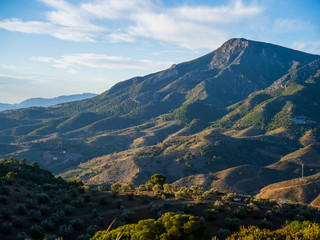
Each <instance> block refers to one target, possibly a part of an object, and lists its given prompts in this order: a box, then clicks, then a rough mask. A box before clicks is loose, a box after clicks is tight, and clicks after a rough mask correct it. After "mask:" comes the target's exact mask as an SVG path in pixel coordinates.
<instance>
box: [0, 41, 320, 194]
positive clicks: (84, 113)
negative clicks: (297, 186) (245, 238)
mask: <svg viewBox="0 0 320 240" xmlns="http://www.w3.org/2000/svg"><path fill="white" fill-rule="evenodd" d="M319 63H320V56H318V55H312V54H308V53H303V52H300V51H296V50H292V49H288V48H285V47H281V46H277V45H273V44H269V43H263V42H256V41H251V40H246V39H230V40H229V41H227V42H226V43H224V44H223V45H222V46H221V47H220V48H218V49H217V50H215V51H213V52H211V53H209V54H207V55H205V56H202V57H200V58H198V59H195V60H192V61H189V62H184V63H180V64H174V65H172V66H171V67H170V68H169V69H166V70H164V71H160V72H157V73H152V74H150V75H147V76H143V77H135V78H132V79H129V80H126V81H123V82H120V83H118V84H116V85H115V86H113V87H112V88H111V89H109V90H107V91H106V92H104V93H102V94H100V95H98V96H96V97H94V98H90V99H86V100H83V101H78V102H72V103H65V104H59V105H56V106H53V107H47V108H27V109H21V110H12V111H6V112H1V113H0V143H1V146H2V147H1V149H0V150H1V151H0V156H2V157H4V158H8V157H9V156H14V157H15V158H21V157H26V158H27V159H28V161H30V162H31V161H37V162H38V163H39V165H40V166H41V167H43V168H46V169H48V170H50V171H52V172H53V173H54V174H61V176H63V177H65V178H67V179H72V178H75V177H77V178H79V179H81V180H82V181H84V182H85V183H86V184H90V185H99V184H102V183H104V184H106V183H110V182H111V183H113V182H120V183H126V182H134V183H135V184H140V183H143V182H145V180H146V179H149V178H150V176H152V175H153V174H155V173H161V174H163V175H165V176H166V177H167V179H168V181H169V182H170V183H172V182H176V184H177V185H194V184H199V185H201V186H203V187H206V188H210V187H215V188H217V189H219V190H221V191H228V192H238V193H244V194H256V193H258V192H259V191H260V190H261V188H263V187H265V186H267V185H269V184H273V183H277V182H282V181H286V180H290V179H292V178H296V177H298V176H299V169H300V168H301V167H300V162H299V161H301V159H302V160H303V161H305V164H306V166H305V175H306V176H308V175H312V174H314V172H316V171H318V170H319V169H320V166H319V165H318V163H317V161H318V160H317V159H316V156H318V155H319V149H318V147H317V146H318V144H319V142H320V130H319V129H320V128H319V123H320V115H319V114H318V113H319V112H320V108H319V106H320V98H319V94H318V93H319V90H320V67H319Z"/></svg>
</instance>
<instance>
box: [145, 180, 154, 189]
mask: <svg viewBox="0 0 320 240" xmlns="http://www.w3.org/2000/svg"><path fill="white" fill-rule="evenodd" d="M144 186H145V188H146V190H147V191H152V188H153V186H154V184H153V183H152V182H151V181H148V182H146V184H145V185H144Z"/></svg>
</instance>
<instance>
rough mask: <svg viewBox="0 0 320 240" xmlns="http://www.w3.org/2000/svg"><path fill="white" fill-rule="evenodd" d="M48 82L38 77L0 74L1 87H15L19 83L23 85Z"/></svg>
mask: <svg viewBox="0 0 320 240" xmlns="http://www.w3.org/2000/svg"><path fill="white" fill-rule="evenodd" d="M46 82H47V81H46V80H45V79H42V78H39V77H37V76H30V75H25V76H24V75H11V74H2V73H0V85H2V86H3V85H15V84H17V83H22V84H30V83H31V84H43V83H46Z"/></svg>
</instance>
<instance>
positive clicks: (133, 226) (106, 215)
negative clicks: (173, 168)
mask: <svg viewBox="0 0 320 240" xmlns="http://www.w3.org/2000/svg"><path fill="white" fill-rule="evenodd" d="M0 177H1V179H0V208H1V212H0V214H1V215H0V239H17V240H22V239H47V240H50V239H65V240H68V239H78V240H86V239H88V240H89V239H119V238H120V237H121V239H181V240H182V239H212V238H213V239H268V238H271V239H319V236H320V235H319V232H320V230H319V229H320V227H319V224H318V223H319V219H320V218H319V217H320V211H319V210H318V209H316V208H312V207H310V206H308V205H300V204H294V203H277V202H276V201H271V200H268V199H256V198H254V197H252V196H248V195H240V194H225V193H222V192H219V191H217V190H215V189H210V190H207V191H205V190H204V189H202V188H200V187H197V186H192V187H190V188H186V187H181V188H178V187H177V186H174V185H171V184H167V183H166V178H165V177H164V176H163V175H160V174H155V175H153V176H152V177H151V179H150V180H149V181H147V182H146V183H145V184H141V185H140V186H134V185H133V184H130V183H129V184H122V185H121V184H118V183H115V184H113V185H109V186H99V187H97V188H93V187H89V186H83V184H82V183H81V182H78V181H76V180H72V181H70V182H66V181H64V180H63V179H61V178H55V177H54V176H53V175H52V174H51V173H50V172H48V171H46V170H43V169H41V168H39V166H38V165H37V164H36V163H31V164H26V160H25V159H20V160H14V159H13V158H9V159H8V160H0ZM114 219H116V220H115V222H114V224H113V225H112V229H109V230H106V229H108V226H110V224H111V222H112V221H113V220H114ZM281 226H284V227H283V228H280V229H279V227H281Z"/></svg>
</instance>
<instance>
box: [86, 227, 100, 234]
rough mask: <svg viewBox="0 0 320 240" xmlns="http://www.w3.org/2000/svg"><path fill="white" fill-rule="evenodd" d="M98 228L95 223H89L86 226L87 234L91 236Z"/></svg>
mask: <svg viewBox="0 0 320 240" xmlns="http://www.w3.org/2000/svg"><path fill="white" fill-rule="evenodd" d="M98 230H99V227H98V226H97V225H90V226H89V227H87V234H88V235H90V236H93V235H94V234H95V233H96V232H97V231H98Z"/></svg>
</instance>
